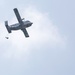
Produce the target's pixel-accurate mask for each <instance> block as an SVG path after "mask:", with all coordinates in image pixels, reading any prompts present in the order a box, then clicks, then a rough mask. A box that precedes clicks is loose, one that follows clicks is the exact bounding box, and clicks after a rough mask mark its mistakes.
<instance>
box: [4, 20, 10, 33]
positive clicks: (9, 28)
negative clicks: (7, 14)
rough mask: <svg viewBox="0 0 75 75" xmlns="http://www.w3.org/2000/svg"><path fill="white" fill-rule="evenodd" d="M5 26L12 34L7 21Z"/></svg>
mask: <svg viewBox="0 0 75 75" xmlns="http://www.w3.org/2000/svg"><path fill="white" fill-rule="evenodd" d="M5 26H6V29H7V31H8V32H9V33H11V29H10V27H9V26H8V21H5Z"/></svg>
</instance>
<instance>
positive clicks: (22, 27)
mask: <svg viewBox="0 0 75 75" xmlns="http://www.w3.org/2000/svg"><path fill="white" fill-rule="evenodd" d="M13 11H14V13H15V15H16V17H17V20H18V22H19V23H16V24H13V25H10V26H9V25H8V21H5V26H6V29H7V31H8V33H11V32H12V30H22V31H23V33H24V35H25V37H29V34H28V32H27V30H26V28H28V27H30V26H31V25H32V24H33V23H32V22H30V21H28V20H27V21H24V18H23V19H21V16H20V14H19V12H18V9H17V8H14V9H13Z"/></svg>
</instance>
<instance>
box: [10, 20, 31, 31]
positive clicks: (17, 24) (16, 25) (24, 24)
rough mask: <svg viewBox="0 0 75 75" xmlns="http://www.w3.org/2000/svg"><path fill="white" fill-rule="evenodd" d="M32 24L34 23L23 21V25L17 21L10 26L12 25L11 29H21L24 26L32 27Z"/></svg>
mask: <svg viewBox="0 0 75 75" xmlns="http://www.w3.org/2000/svg"><path fill="white" fill-rule="evenodd" d="M31 25H32V22H30V21H23V25H20V23H16V24H13V25H10V26H9V27H10V29H11V30H19V29H22V28H27V27H30V26H31Z"/></svg>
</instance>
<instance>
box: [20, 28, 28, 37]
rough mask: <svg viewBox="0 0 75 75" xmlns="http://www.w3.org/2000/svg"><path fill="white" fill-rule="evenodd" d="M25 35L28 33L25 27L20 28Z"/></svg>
mask: <svg viewBox="0 0 75 75" xmlns="http://www.w3.org/2000/svg"><path fill="white" fill-rule="evenodd" d="M21 30H22V31H23V33H24V35H25V36H26V37H29V34H28V32H27V30H26V29H25V28H23V29H21Z"/></svg>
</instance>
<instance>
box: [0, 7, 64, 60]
mask: <svg viewBox="0 0 75 75" xmlns="http://www.w3.org/2000/svg"><path fill="white" fill-rule="evenodd" d="M22 13H23V14H22V16H23V17H25V20H30V21H31V22H33V25H32V26H31V27H29V28H27V31H28V33H29V35H30V37H29V38H25V36H24V34H23V32H22V31H20V30H18V31H12V33H11V34H9V35H8V36H9V40H6V39H5V38H4V36H6V35H7V30H6V29H5V27H4V26H0V27H1V30H0V34H1V37H0V42H1V43H3V44H5V45H6V44H7V47H6V48H7V50H6V49H4V52H2V54H3V57H6V58H15V59H20V58H22V57H23V56H24V57H25V59H27V58H28V55H29V54H30V51H31V50H32V49H35V50H37V49H38V47H40V48H42V47H43V46H44V45H45V46H47V45H49V46H51V47H55V46H64V45H65V38H64V37H63V36H62V35H61V34H60V33H59V29H58V27H57V26H56V25H53V23H52V21H51V20H50V18H49V15H48V13H43V12H40V11H38V9H37V8H34V7H27V8H26V9H25V10H24V11H23V12H22ZM16 21H17V19H16V18H15V17H13V19H12V20H10V21H9V24H12V23H16ZM1 25H4V24H1ZM9 44H10V45H9ZM5 45H4V46H5ZM4 46H2V47H4ZM9 46H10V47H9ZM43 48H44V47H43ZM43 48H42V49H43Z"/></svg>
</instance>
